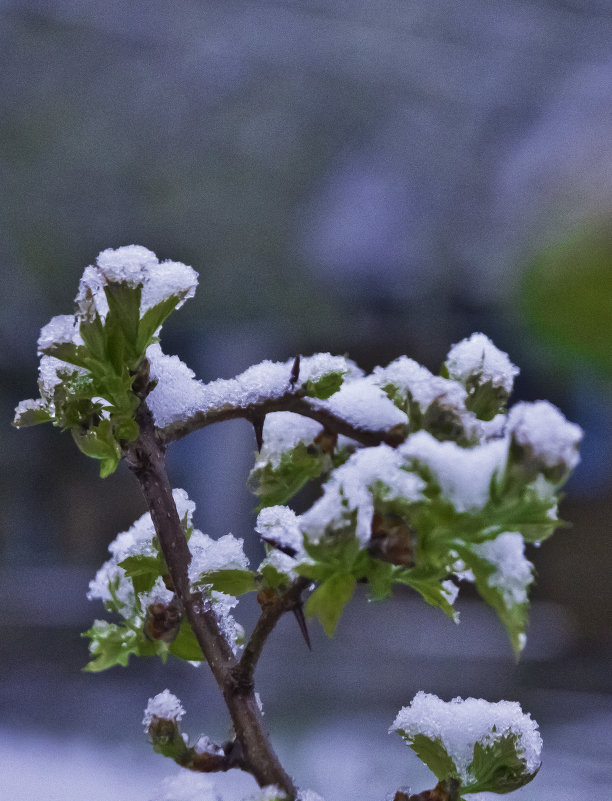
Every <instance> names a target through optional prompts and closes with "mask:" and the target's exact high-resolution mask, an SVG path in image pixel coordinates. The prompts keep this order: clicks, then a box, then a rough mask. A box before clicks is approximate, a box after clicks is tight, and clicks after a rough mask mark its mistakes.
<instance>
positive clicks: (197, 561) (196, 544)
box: [189, 529, 249, 584]
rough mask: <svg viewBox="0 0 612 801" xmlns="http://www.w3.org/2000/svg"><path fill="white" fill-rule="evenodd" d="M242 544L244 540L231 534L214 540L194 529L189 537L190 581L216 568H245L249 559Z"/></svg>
mask: <svg viewBox="0 0 612 801" xmlns="http://www.w3.org/2000/svg"><path fill="white" fill-rule="evenodd" d="M243 545H244V540H242V539H236V537H234V535H233V534H225V535H224V536H223V537H219V539H218V540H214V539H213V538H212V537H209V536H208V534H203V533H202V532H201V531H198V530H197V529H195V531H194V532H193V533H192V535H191V537H190V538H189V550H190V551H191V563H190V564H189V579H190V581H191V582H192V583H194V584H197V583H198V580H199V577H200V574H201V573H212V572H214V571H216V570H246V569H247V568H248V566H249V560H248V558H247V556H246V554H245V553H244V550H243Z"/></svg>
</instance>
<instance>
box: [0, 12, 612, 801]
mask: <svg viewBox="0 0 612 801" xmlns="http://www.w3.org/2000/svg"><path fill="white" fill-rule="evenodd" d="M611 44H612V5H611V4H610V2H609V0H522V1H520V2H519V1H518V0H512V1H511V0H379V2H376V3H371V2H365V0H335V2H333V1H331V0H330V1H329V2H324V0H302V1H301V2H298V1H297V0H295V2H292V0H270V1H269V2H263V0H254V2H240V1H238V0H208V1H207V2H203V1H202V0H175V2H173V3H171V4H170V3H167V2H161V1H159V0H147V2H131V3H127V2H120V0H106V2H104V3H95V2H85V3H83V2H78V0H0V270H1V277H2V295H3V297H2V303H1V304H0V306H1V309H0V315H1V316H0V335H1V337H2V348H1V350H0V369H1V370H2V382H1V384H0V404H1V409H2V420H3V422H4V425H3V429H2V431H3V434H2V439H1V442H2V446H1V451H2V452H1V460H2V461H1V471H2V485H1V491H0V599H1V614H0V637H1V644H2V647H1V649H0V677H1V678H0V716H1V717H0V764H1V769H0V796H1V797H2V798H7V799H11V800H12V801H25V800H26V799H27V800H28V801H29V799H35V798H39V797H40V798H43V797H44V798H45V799H48V800H50V801H55V799H58V801H59V800H60V799H61V801H72V799H75V800H76V799H79V801H98V799H115V798H116V799H122V798H127V797H131V798H133V799H134V801H151V800H152V799H153V798H154V797H157V796H156V793H157V794H158V793H159V789H158V785H159V780H160V777H161V776H163V775H165V774H168V773H172V772H173V769H172V765H168V764H165V763H164V760H163V758H162V757H159V756H155V755H153V754H151V753H149V749H148V747H147V745H146V743H145V742H144V737H143V736H142V733H141V730H140V717H141V714H142V709H143V707H144V705H145V704H146V701H147V698H148V697H149V696H150V695H152V694H154V693H156V692H159V691H161V690H162V689H164V688H165V687H166V686H168V687H170V688H171V689H173V691H175V692H176V693H177V694H178V695H180V696H181V697H182V698H183V700H184V701H185V704H186V705H187V706H188V709H189V714H188V717H187V718H186V721H185V722H186V728H187V729H188V730H190V731H191V733H197V732H198V731H200V730H202V731H207V732H208V733H209V734H211V735H213V736H216V737H220V738H223V737H224V736H226V735H227V733H228V732H227V725H228V724H227V720H226V718H225V716H224V712H223V710H222V708H221V706H220V703H219V700H218V697H217V692H216V688H215V687H214V686H213V684H212V680H211V679H210V678H209V677H208V676H207V675H206V672H205V669H199V670H196V669H194V668H192V667H191V666H189V665H182V664H174V665H171V664H168V665H167V666H166V667H165V668H162V666H161V665H158V664H156V663H153V662H141V663H140V664H133V665H131V666H130V667H129V669H127V670H123V669H121V668H115V669H113V670H112V671H110V672H108V673H107V674H102V675H95V676H94V675H89V674H83V673H81V672H80V668H81V667H82V666H83V665H84V664H85V662H86V661H87V651H86V643H85V641H84V640H81V639H80V638H79V636H78V635H79V632H80V631H83V630H85V629H86V628H87V627H88V625H89V624H90V621H91V619H92V618H93V617H95V616H101V615H102V609H101V608H98V607H95V605H94V604H90V603H88V602H87V601H86V600H85V592H86V588H87V582H88V580H89V578H91V576H92V575H93V573H94V572H95V570H96V568H97V566H99V564H100V563H101V562H102V561H103V560H104V559H105V553H106V548H107V545H108V543H109V542H110V540H111V539H113V538H114V536H115V535H116V533H117V532H118V531H120V530H123V529H125V528H127V527H128V526H129V525H130V524H131V522H132V521H133V520H134V518H135V517H136V516H138V515H139V514H141V513H142V512H143V511H144V504H143V501H142V499H141V498H140V496H139V492H138V488H137V486H136V484H135V482H134V481H133V479H132V477H131V476H130V475H129V474H128V473H127V471H125V470H123V469H120V470H119V471H118V472H117V474H116V475H114V476H112V477H110V478H108V479H106V480H104V481H101V480H100V479H99V478H98V477H97V465H96V464H94V463H93V462H91V461H89V460H87V459H86V458H85V457H84V456H82V455H80V454H79V453H78V452H77V451H76V449H75V448H74V446H73V443H72V441H71V438H70V437H69V436H68V435H62V434H60V432H59V431H57V430H54V429H51V428H50V427H39V428H36V429H29V430H27V431H23V432H17V431H15V430H14V429H11V428H10V425H9V424H10V420H11V419H12V412H13V409H14V407H15V405H16V404H17V403H18V401H20V400H22V399H24V398H29V397H34V396H36V395H37V387H36V369H37V358H36V353H35V343H36V339H37V336H38V332H39V329H40V327H41V326H42V325H43V324H44V323H46V322H47V321H48V319H49V318H50V317H51V316H53V315H55V314H61V313H69V312H70V311H71V310H72V300H73V297H74V295H75V293H76V288H77V283H78V280H79V277H80V275H81V272H82V270H83V268H84V267H85V266H86V265H87V264H90V263H92V262H93V260H94V259H95V257H96V255H97V253H98V252H99V251H100V250H102V249H105V248H108V247H118V246H120V245H125V244H132V243H136V244H143V245H145V246H147V247H149V248H150V249H152V250H154V251H155V252H156V253H157V255H158V256H159V257H160V258H172V259H175V260H180V261H184V262H185V263H187V264H191V265H193V266H194V267H195V268H196V269H197V270H198V271H199V273H200V286H199V290H198V293H197V295H196V298H195V299H194V300H192V301H190V302H189V304H187V305H186V306H185V308H184V309H182V310H181V311H180V312H179V314H178V315H176V316H175V318H173V319H172V320H171V321H170V323H169V324H168V325H167V326H166V329H165V331H164V338H163V343H162V344H163V346H164V349H165V350H166V352H170V353H172V352H175V353H178V354H179V355H180V356H181V358H183V359H184V360H185V361H186V362H187V363H188V364H189V365H190V366H191V367H192V368H193V369H194V370H195V371H196V373H197V374H198V375H199V376H200V377H201V378H203V379H205V380H209V379H213V378H216V377H219V376H222V377H230V376H232V375H234V374H236V373H237V372H239V371H241V370H243V369H244V368H245V367H247V366H248V365H249V364H252V363H253V362H255V361H259V360H261V359H264V358H272V359H286V358H289V357H290V356H292V355H294V354H295V353H297V352H301V353H304V354H307V353H310V352H313V351H317V350H325V351H327V350H329V351H332V352H335V353H348V354H349V355H350V356H351V357H352V358H354V359H356V360H357V361H358V362H359V363H360V364H361V365H362V366H363V367H365V368H371V367H373V366H374V365H375V364H381V363H386V362H387V361H389V360H391V359H392V358H395V357H396V356H398V355H400V354H403V353H408V354H409V355H411V356H413V357H414V358H416V359H418V360H419V361H421V362H423V363H424V364H426V365H427V366H428V367H429V368H430V369H433V370H434V371H437V370H438V369H439V366H440V363H441V362H442V360H443V359H444V356H445V354H446V352H447V350H448V348H449V347H450V345H451V344H452V343H454V342H457V341H458V340H460V339H461V338H463V337H464V336H467V335H469V334H470V333H471V332H473V331H484V332H485V333H486V334H488V335H489V336H490V337H491V338H492V339H493V341H494V342H495V343H496V344H497V345H498V346H499V347H501V348H502V349H504V350H506V351H508V353H509V354H510V356H511V358H512V359H513V361H514V362H515V363H517V364H518V365H519V366H520V367H521V375H520V378H519V380H518V382H517V389H516V394H515V399H519V398H520V399H536V398H547V399H550V400H552V401H553V402H554V403H556V404H557V405H558V406H560V408H561V409H562V410H563V411H564V412H565V414H566V415H567V416H568V418H569V419H571V420H573V421H576V422H578V423H580V425H582V427H583V428H584V430H585V438H584V443H583V449H582V456H583V461H582V464H581V466H580V467H579V469H578V471H577V473H576V475H575V477H574V478H573V479H572V481H571V482H570V483H569V484H568V486H567V492H566V497H565V499H564V502H563V506H562V514H563V516H564V518H565V519H566V520H569V521H571V523H572V527H571V528H566V529H564V530H562V531H560V532H559V533H558V534H557V535H556V536H555V538H554V539H553V540H552V541H550V542H547V543H545V544H544V545H543V547H542V548H541V549H540V550H539V551H532V552H531V553H530V554H529V556H530V558H532V560H533V561H534V563H535V565H536V568H537V585H536V586H535V589H534V592H533V597H534V611H533V623H532V629H531V638H530V642H529V645H528V648H527V651H526V654H525V656H524V658H523V660H522V661H521V663H520V664H519V665H515V664H514V662H513V659H512V655H511V651H510V647H509V645H508V644H507V642H506V640H505V638H504V635H503V632H502V631H501V626H500V625H499V624H498V623H497V622H496V621H495V620H494V619H493V617H492V616H491V615H490V614H489V613H488V612H487V611H486V610H485V609H484V608H483V607H482V605H481V604H480V603H478V602H477V601H476V600H475V599H474V598H471V597H467V598H466V600H465V601H464V603H463V606H462V609H463V621H464V622H463V624H462V626H460V627H459V628H458V629H455V628H454V627H453V625H452V624H451V623H450V622H449V621H446V620H445V619H440V618H439V613H438V615H436V614H435V613H432V612H431V611H430V610H428V609H425V608H421V607H422V606H423V605H422V604H420V603H419V602H417V601H415V600H414V599H413V598H412V597H411V596H410V595H409V594H406V595H401V596H400V597H399V598H397V600H395V601H394V602H392V603H393V605H392V606H389V607H384V606H372V605H368V604H367V602H366V601H365V599H360V600H359V601H357V602H355V604H354V606H353V608H352V609H351V610H350V611H349V612H348V613H347V614H346V616H345V617H344V618H343V620H342V622H341V625H340V627H339V631H338V634H337V636H336V639H335V641H334V642H332V643H328V642H325V640H324V638H323V636H321V635H320V632H318V631H316V630H313V639H314V652H313V653H312V654H309V653H308V652H307V651H306V650H305V647H304V646H303V643H302V642H301V640H300V637H299V633H298V630H297V626H296V625H295V623H294V622H293V621H292V620H289V619H287V620H284V621H282V624H281V626H280V627H279V629H278V631H277V632H276V633H275V634H274V636H273V637H272V639H271V643H270V651H269V654H268V655H267V656H266V658H265V659H264V662H263V663H262V665H261V667H260V669H259V672H258V677H257V678H258V683H259V685H260V689H261V693H262V696H263V699H264V704H265V708H266V711H267V720H268V721H269V725H270V728H271V730H272V732H273V734H274V735H275V740H276V742H277V743H278V747H279V750H280V751H281V753H282V755H283V757H284V759H285V761H286V764H287V767H288V768H289V770H290V771H291V772H292V773H293V774H294V775H295V776H296V778H297V780H298V781H299V782H300V783H302V784H305V785H306V786H311V787H313V789H316V790H318V791H319V792H321V793H323V794H325V795H326V798H327V801H341V799H344V798H348V797H351V798H358V799H360V800H361V799H362V798H363V799H364V801H366V799H372V800H373V801H374V800H375V799H382V798H384V796H385V793H386V792H391V791H395V790H397V788H398V787H399V786H400V785H407V784H412V785H413V789H414V790H415V791H416V790H417V789H424V788H425V787H426V786H428V783H429V784H431V781H430V779H429V778H428V777H427V775H426V774H425V773H423V772H422V771H421V772H419V768H418V766H416V761H412V760H411V756H410V754H409V753H408V751H407V749H405V747H404V746H402V745H401V744H400V743H394V742H392V740H391V738H390V737H388V735H387V734H386V729H387V728H388V726H389V725H390V724H391V722H392V720H393V717H394V715H395V713H396V711H397V709H398V708H399V707H400V706H401V705H403V704H406V703H409V701H410V700H411V698H412V696H413V695H414V693H415V692H416V691H417V690H418V689H425V690H428V691H432V692H437V693H438V694H440V695H443V696H444V697H446V698H450V697H452V696H453V695H456V694H463V695H467V694H472V695H478V696H484V697H487V698H489V699H490V700H498V699H499V698H501V697H507V698H516V699H518V700H521V701H522V702H523V704H524V706H525V707H526V708H528V709H529V710H530V711H532V713H533V714H534V716H535V717H536V718H538V719H539V720H540V723H541V728H542V731H543V735H544V739H545V744H546V748H547V750H546V751H545V762H544V766H543V768H542V770H541V772H540V775H539V776H538V777H537V779H536V780H535V782H534V783H533V785H531V786H530V787H528V788H526V789H525V790H523V791H520V792H519V793H517V795H516V797H517V801H518V800H519V799H520V798H522V799H523V801H536V800H537V801H548V800H549V799H551V800H552V799H553V798H554V799H555V801H566V800H569V799H572V801H574V799H579V798H587V797H589V798H601V799H603V798H604V797H607V794H608V793H607V791H606V789H605V788H606V786H608V787H609V785H610V782H611V781H612V770H611V768H610V764H611V763H612V746H611V740H612V723H611V721H610V714H611V712H612V680H611V678H610V676H611V671H610V659H611V657H612V590H611V582H610V574H611V572H612V547H611V545H610V542H611V540H610V537H611V532H610V507H611V500H612V470H611V468H610V465H611V464H612V228H611V225H610V223H611V221H612V48H611ZM254 447H255V442H254V437H253V434H252V432H251V430H250V429H249V427H248V426H247V424H246V423H242V422H239V421H238V422H235V423H226V424H224V426H222V427H219V428H218V430H206V431H203V432H200V433H198V434H197V435H194V436H193V437H191V438H190V439H189V441H183V442H181V443H177V444H176V445H175V446H174V448H173V450H172V451H171V454H170V469H171V473H172V478H173V481H174V483H175V485H177V486H182V487H184V488H185V489H187V491H188V492H189V493H190V495H191V496H192V497H193V498H194V499H195V500H196V501H197V502H198V504H199V510H198V513H197V523H198V526H199V527H200V528H202V529H203V530H205V531H207V532H208V533H210V534H212V535H215V536H216V535H221V534H224V533H226V532H227V531H232V532H233V533H234V534H235V535H237V536H241V537H245V539H246V540H247V541H248V542H249V543H251V542H252V540H253V536H252V533H251V532H252V525H253V520H254V516H253V507H254V505H255V501H254V499H253V498H252V497H251V496H249V495H248V493H247V491H246V489H245V480H246V476H247V474H248V470H249V463H250V460H251V458H252V453H253V450H254ZM248 548H249V549H250V553H251V554H252V555H253V556H255V555H256V554H257V549H256V547H255V545H254V544H249V545H248ZM94 607H95V608H94ZM254 613H255V610H254V609H253V608H252V607H251V608H249V606H248V604H247V605H246V609H245V613H244V617H243V620H244V621H245V622H246V623H247V628H248V625H249V621H252V620H253V615H254ZM231 781H232V780H231V779H230V783H231ZM3 783H4V787H3V786H2V785H3ZM244 786H245V787H246V788H247V789H251V790H252V789H253V786H252V785H249V784H248V782H247V783H246V784H245V785H244ZM171 801H172V799H171Z"/></svg>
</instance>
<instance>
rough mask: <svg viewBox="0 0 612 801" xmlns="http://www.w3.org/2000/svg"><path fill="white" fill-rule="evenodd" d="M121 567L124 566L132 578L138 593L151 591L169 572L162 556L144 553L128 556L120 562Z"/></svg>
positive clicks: (135, 590)
mask: <svg viewBox="0 0 612 801" xmlns="http://www.w3.org/2000/svg"><path fill="white" fill-rule="evenodd" d="M119 567H122V568H123V569H124V570H125V572H126V574H127V575H128V576H129V577H130V578H131V579H132V584H133V585H134V592H136V593H137V594H140V593H141V592H150V590H151V589H152V587H153V585H154V584H155V582H156V581H157V579H158V578H159V577H160V576H163V575H165V574H166V573H167V572H168V568H167V567H166V564H165V562H164V560H163V559H162V558H161V557H159V556H145V555H144V554H135V555H134V556H128V557H126V558H125V559H124V560H123V561H122V562H119Z"/></svg>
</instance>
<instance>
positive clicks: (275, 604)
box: [232, 577, 312, 686]
mask: <svg viewBox="0 0 612 801" xmlns="http://www.w3.org/2000/svg"><path fill="white" fill-rule="evenodd" d="M311 583H312V580H311V579H307V578H303V577H300V578H297V579H296V580H295V581H294V582H293V584H291V586H290V587H289V588H288V589H287V590H285V592H284V593H283V594H282V595H275V596H274V597H272V598H271V599H270V600H266V601H260V603H261V615H260V616H259V620H258V621H257V623H256V625H255V628H254V629H253V633H252V634H251V636H250V638H249V641H248V642H247V644H246V646H245V648H244V651H243V653H242V657H241V659H240V661H239V662H238V664H237V665H236V666H235V667H234V668H232V674H233V676H234V679H235V680H236V682H237V683H238V684H240V685H244V686H249V685H251V684H252V682H253V674H254V673H255V667H256V665H257V662H258V660H259V657H260V655H261V652H262V650H263V647H264V645H265V643H266V640H267V638H268V637H269V635H270V634H271V633H272V631H273V629H274V627H275V626H276V624H277V623H278V621H279V620H280V618H281V617H282V615H283V614H284V613H285V612H290V611H293V610H294V609H296V608H297V607H298V605H299V604H300V602H301V597H302V593H303V592H304V590H305V589H306V588H307V587H309V586H310V584H311Z"/></svg>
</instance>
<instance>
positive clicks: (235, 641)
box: [205, 590, 244, 655]
mask: <svg viewBox="0 0 612 801" xmlns="http://www.w3.org/2000/svg"><path fill="white" fill-rule="evenodd" d="M236 606H238V599H237V598H234V596H233V595H227V594H226V593H224V592H218V591H217V590H213V591H212V592H211V594H210V598H209V599H206V600H205V608H208V609H212V611H213V612H214V613H215V616H216V618H217V623H218V625H219V630H220V631H221V634H223V636H224V637H225V639H226V641H227V642H228V643H229V645H230V647H231V649H232V651H233V652H234V654H235V655H237V654H238V652H239V650H240V645H241V643H242V642H243V640H244V628H243V627H242V626H241V625H240V623H238V622H237V621H236V619H235V618H234V617H233V615H232V614H231V610H232V609H234V608H235V607H236Z"/></svg>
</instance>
